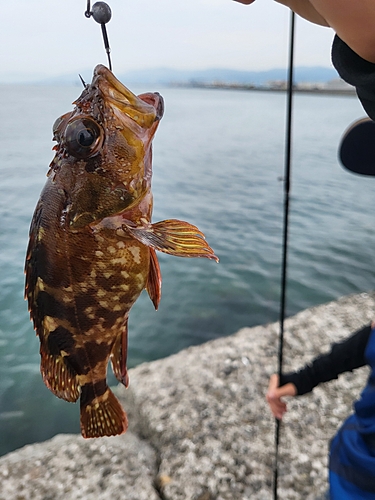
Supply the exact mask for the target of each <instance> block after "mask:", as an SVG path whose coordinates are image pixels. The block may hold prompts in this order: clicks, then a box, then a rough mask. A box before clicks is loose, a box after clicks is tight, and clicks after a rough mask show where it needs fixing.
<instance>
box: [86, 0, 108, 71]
mask: <svg viewBox="0 0 375 500" xmlns="http://www.w3.org/2000/svg"><path fill="white" fill-rule="evenodd" d="M90 3H91V2H90V0H87V7H86V11H85V16H86V17H87V18H88V19H89V18H90V17H91V16H92V17H93V18H94V20H95V21H96V22H97V23H99V24H100V26H101V28H102V35H103V41H104V48H105V51H106V53H107V57H108V67H109V69H110V70H111V71H112V63H111V55H110V54H111V49H110V47H109V40H108V34H107V28H106V27H105V25H106V24H107V23H108V22H109V21H110V20H111V17H112V11H111V8H110V6H109V5H108V4H106V3H105V2H96V3H94V5H93V6H92V10H91V7H90Z"/></svg>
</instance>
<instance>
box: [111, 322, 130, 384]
mask: <svg viewBox="0 0 375 500" xmlns="http://www.w3.org/2000/svg"><path fill="white" fill-rule="evenodd" d="M127 357H128V318H125V321H124V326H123V330H122V332H121V333H120V334H119V335H118V336H117V338H116V340H115V343H114V344H113V347H112V351H111V364H112V370H113V373H114V374H115V377H116V378H117V380H118V381H119V382H121V383H122V384H124V386H125V387H128V386H129V376H128V370H127V368H126V360H127Z"/></svg>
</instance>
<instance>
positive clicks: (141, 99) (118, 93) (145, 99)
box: [91, 64, 164, 129]
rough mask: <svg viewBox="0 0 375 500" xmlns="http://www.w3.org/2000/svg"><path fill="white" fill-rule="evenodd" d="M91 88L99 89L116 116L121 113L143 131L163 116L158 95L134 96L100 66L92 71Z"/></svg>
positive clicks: (108, 71)
mask: <svg viewBox="0 0 375 500" xmlns="http://www.w3.org/2000/svg"><path fill="white" fill-rule="evenodd" d="M91 86H92V87H97V88H99V90H100V91H101V93H102V94H103V96H104V99H105V100H106V101H107V102H108V103H109V104H110V105H111V106H112V108H113V109H114V111H115V113H116V114H118V113H117V112H116V111H121V112H122V113H124V114H125V115H127V116H128V117H129V118H131V119H132V120H133V121H134V122H135V123H137V124H138V125H139V126H140V127H142V128H143V129H149V128H151V127H152V125H153V124H154V123H155V122H156V121H159V120H160V119H161V118H162V116H163V113H164V102H163V98H162V96H161V95H160V94H158V93H157V92H155V93H151V92H150V93H147V94H141V95H139V96H136V95H135V94H133V92H131V91H130V90H129V89H128V88H127V87H125V85H123V84H122V83H121V82H120V81H119V80H117V78H116V77H115V76H114V74H113V73H112V71H110V70H109V69H108V68H106V67H105V66H103V65H102V64H99V65H98V66H96V68H95V69H94V76H93V80H92V84H91Z"/></svg>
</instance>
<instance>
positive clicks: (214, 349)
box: [0, 293, 375, 500]
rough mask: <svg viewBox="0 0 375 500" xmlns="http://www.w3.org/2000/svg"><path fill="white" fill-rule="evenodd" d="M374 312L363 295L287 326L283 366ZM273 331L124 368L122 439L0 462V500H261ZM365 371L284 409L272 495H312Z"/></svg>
mask: <svg viewBox="0 0 375 500" xmlns="http://www.w3.org/2000/svg"><path fill="white" fill-rule="evenodd" d="M374 305H375V293H371V294H367V293H364V294H360V295H355V296H350V297H343V298H341V299H339V300H338V301H335V302H331V303H328V304H324V305H321V306H318V307H314V308H311V309H307V310H305V311H302V312H300V313H299V314H297V315H295V316H293V317H291V318H288V319H287V320H286V323H285V348H284V365H285V370H289V369H296V368H298V367H300V366H301V365H303V364H304V363H306V362H309V361H310V360H311V359H312V358H313V357H314V356H315V355H317V354H318V353H319V352H324V351H326V350H327V349H328V348H329V345H330V344H331V343H332V342H333V341H337V340H340V339H342V338H344V337H345V336H347V335H348V334H349V333H350V332H351V331H353V330H355V329H357V328H360V327H361V326H362V325H364V324H365V323H368V322H369V321H370V320H371V319H372V318H373V311H374ZM278 332H279V325H278V324H277V323H273V324H268V325H264V326H258V327H254V328H244V329H242V330H240V331H239V332H238V333H236V334H234V335H232V336H229V337H225V338H221V339H217V340H214V341H211V342H208V343H206V344H203V345H201V346H195V347H191V348H189V349H186V350H184V351H181V352H180V353H178V354H175V355H173V356H170V357H168V358H166V359H161V360H158V361H154V362H152V363H145V364H142V365H140V366H138V367H137V368H135V369H132V370H130V388H129V389H128V390H127V391H125V389H123V388H120V387H118V388H116V392H117V395H118V396H119V397H120V398H121V399H122V403H123V405H124V407H125V409H126V410H127V411H128V416H129V421H130V428H131V429H130V432H129V431H128V433H127V434H126V435H125V436H120V437H117V438H102V439H100V440H93V441H91V440H88V441H85V440H83V439H82V438H81V437H80V436H71V435H69V436H62V435H60V436H56V437H55V438H53V439H52V440H50V441H48V442H46V443H42V444H35V445H29V446H27V447H25V448H23V449H21V450H18V451H16V452H13V453H10V454H8V455H6V456H5V457H2V458H1V459H0V500H5V499H7V500H8V499H9V500H13V499H17V500H21V499H29V498H30V499H37V500H39V499H40V500H47V499H50V498H51V499H52V498H54V499H55V498H56V499H60V498H61V499H62V498H64V499H75V498H80V499H94V498H97V499H107V498H113V499H116V498H121V499H124V500H133V499H137V500H142V499H149V500H153V499H157V498H159V499H163V500H229V499H230V500H271V499H272V477H273V464H274V449H275V445H274V434H275V424H274V420H273V418H272V417H271V415H270V412H269V410H268V407H267V404H266V403H265V400H264V394H265V392H266V389H267V385H268V378H269V376H270V375H271V374H272V373H273V372H274V371H275V370H276V366H277V348H278ZM367 374H368V370H367V368H366V367H364V368H361V369H359V370H356V372H355V373H348V374H344V375H342V376H340V378H339V380H336V381H332V382H329V383H327V384H324V385H322V386H321V387H318V388H316V389H315V390H314V392H313V393H312V394H309V395H305V396H302V397H300V398H295V399H293V400H291V401H290V402H289V407H288V413H287V414H286V416H285V418H284V420H283V424H282V426H281V437H280V448H279V469H278V470H279V483H278V484H279V490H278V491H279V497H280V498H282V499H283V500H289V499H290V500H294V499H296V500H297V499H306V500H315V499H316V498H318V497H319V496H320V495H322V494H323V493H324V491H325V490H326V488H327V455H328V445H329V440H330V438H331V437H332V436H333V435H334V433H335V431H336V429H337V427H338V426H339V425H340V423H341V422H342V420H343V419H344V418H345V417H346V416H347V415H348V414H349V413H350V411H351V408H352V403H353V401H354V400H355V399H356V398H357V397H358V396H359V394H360V391H361V389H362V387H363V386H364V384H365V382H366V378H367ZM44 464H48V467H45V466H44ZM77 492H79V495H78V493H77ZM17 495H18V496H17Z"/></svg>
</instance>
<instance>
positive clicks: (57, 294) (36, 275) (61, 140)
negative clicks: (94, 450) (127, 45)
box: [25, 65, 218, 438]
mask: <svg viewBox="0 0 375 500" xmlns="http://www.w3.org/2000/svg"><path fill="white" fill-rule="evenodd" d="M73 106H74V107H73V110H72V111H70V112H68V113H66V114H64V115H63V116H61V117H60V118H58V119H57V120H56V122H55V123H54V125H53V140H54V141H56V145H55V146H54V148H53V150H54V151H55V154H54V158H53V160H52V162H51V164H50V168H49V171H48V173H47V181H46V184H45V186H44V188H43V190H42V192H41V195H40V198H39V201H38V203H37V205H36V208H35V211H34V215H33V217H32V221H31V225H30V231H29V244H28V248H27V254H26V261H25V275H26V279H25V299H27V301H28V308H29V312H30V318H31V320H32V321H33V324H34V329H35V331H36V335H37V336H38V337H39V341H40V358H41V374H42V378H43V381H44V383H45V385H46V386H47V387H48V389H50V390H51V391H52V393H53V394H55V395H56V396H57V397H59V398H62V399H64V400H66V401H69V402H76V401H78V399H79V401H80V428H81V434H82V436H83V437H84V438H95V437H100V436H114V435H118V434H122V433H123V432H125V431H126V429H127V427H128V420H127V415H126V412H125V410H124V409H123V408H122V406H121V404H120V402H119V400H118V399H117V398H116V396H115V395H114V393H113V392H112V390H111V389H110V388H109V386H108V384H107V368H108V365H109V361H110V362H111V365H112V370H113V372H114V375H115V377H116V379H117V380H118V381H119V382H120V383H122V384H123V385H124V386H125V387H128V385H129V376H128V370H127V349H128V317H129V311H130V309H131V307H132V306H133V304H134V303H135V301H136V300H137V298H138V297H139V295H140V294H141V292H142V291H143V290H146V291H147V292H148V294H149V296H150V299H151V301H152V303H153V305H154V307H155V309H157V308H158V306H159V302H160V298H161V283H162V278H161V272H160V266H159V262H158V258H157V254H156V251H160V252H164V253H167V254H170V255H175V256H179V257H205V258H208V259H211V260H214V261H218V258H217V256H216V255H215V254H214V251H213V250H212V248H211V247H210V246H209V245H208V243H207V241H206V239H205V237H204V234H203V233H202V232H201V231H200V230H199V229H198V228H197V227H196V226H194V225H192V224H189V223H188V222H185V221H180V220H177V219H168V220H163V221H159V222H156V223H152V222H151V217H152V208H153V197H152V190H151V180H152V140H153V137H154V135H155V132H156V130H157V128H158V125H159V122H160V120H161V118H162V116H163V113H164V101H163V98H162V96H161V95H160V94H159V93H157V92H154V93H153V92H149V93H144V94H141V95H138V96H137V95H135V94H133V93H132V92H131V91H130V90H129V89H128V88H127V87H125V85H123V84H122V83H121V82H120V81H119V80H118V79H117V78H116V77H115V75H114V74H113V73H112V72H111V71H110V70H109V69H108V68H107V67H105V66H103V65H98V66H96V67H95V69H94V73H93V78H92V81H91V84H85V88H84V90H83V92H82V94H81V95H80V96H79V97H78V99H77V100H76V101H74V102H73Z"/></svg>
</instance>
